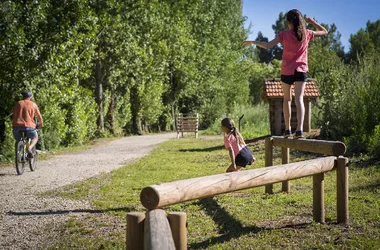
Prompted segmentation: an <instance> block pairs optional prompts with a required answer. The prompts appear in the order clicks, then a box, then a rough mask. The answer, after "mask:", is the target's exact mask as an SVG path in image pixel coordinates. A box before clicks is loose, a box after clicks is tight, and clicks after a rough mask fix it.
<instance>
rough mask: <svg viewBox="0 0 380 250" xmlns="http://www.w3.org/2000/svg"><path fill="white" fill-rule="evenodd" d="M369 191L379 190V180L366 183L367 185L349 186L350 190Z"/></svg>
mask: <svg viewBox="0 0 380 250" xmlns="http://www.w3.org/2000/svg"><path fill="white" fill-rule="evenodd" d="M362 190H365V191H370V192H377V190H380V180H377V181H376V182H375V183H372V184H368V185H360V186H355V187H352V188H350V190H349V191H350V192H358V191H362Z"/></svg>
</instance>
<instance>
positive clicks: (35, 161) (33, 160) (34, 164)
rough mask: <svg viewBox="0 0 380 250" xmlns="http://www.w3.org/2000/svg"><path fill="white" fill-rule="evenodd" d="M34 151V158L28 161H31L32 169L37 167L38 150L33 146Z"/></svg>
mask: <svg viewBox="0 0 380 250" xmlns="http://www.w3.org/2000/svg"><path fill="white" fill-rule="evenodd" d="M32 153H33V158H32V159H28V162H29V168H30V170H31V171H34V170H36V168H37V151H36V147H33V149H32Z"/></svg>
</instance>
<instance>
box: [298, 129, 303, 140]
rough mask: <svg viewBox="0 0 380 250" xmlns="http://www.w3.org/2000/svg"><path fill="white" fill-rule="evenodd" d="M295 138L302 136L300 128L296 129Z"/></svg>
mask: <svg viewBox="0 0 380 250" xmlns="http://www.w3.org/2000/svg"><path fill="white" fill-rule="evenodd" d="M296 138H303V132H302V130H297V131H296Z"/></svg>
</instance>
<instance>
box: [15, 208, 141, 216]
mask: <svg viewBox="0 0 380 250" xmlns="http://www.w3.org/2000/svg"><path fill="white" fill-rule="evenodd" d="M132 210H133V211H134V210H136V209H135V208H134V207H117V208H108V209H74V210H56V211H41V212H13V211H10V212H7V214H8V215H13V216H33V215H56V214H70V213H89V214H101V213H107V212H119V211H123V212H126V213H128V212H132Z"/></svg>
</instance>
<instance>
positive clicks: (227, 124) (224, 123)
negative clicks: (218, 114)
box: [221, 117, 245, 146]
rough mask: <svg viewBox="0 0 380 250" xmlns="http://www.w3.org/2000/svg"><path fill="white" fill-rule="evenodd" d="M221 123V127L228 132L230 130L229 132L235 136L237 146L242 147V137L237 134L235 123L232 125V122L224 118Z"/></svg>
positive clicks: (243, 143)
mask: <svg viewBox="0 0 380 250" xmlns="http://www.w3.org/2000/svg"><path fill="white" fill-rule="evenodd" d="M221 123H222V126H223V127H226V128H228V129H229V130H231V132H232V133H233V135H234V136H235V138H236V140H237V142H238V144H239V145H242V146H244V145H245V142H244V139H243V136H241V134H240V133H239V130H238V129H237V128H236V127H235V123H234V121H233V120H232V119H230V118H227V117H226V118H224V119H223V120H222V122H221Z"/></svg>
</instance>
